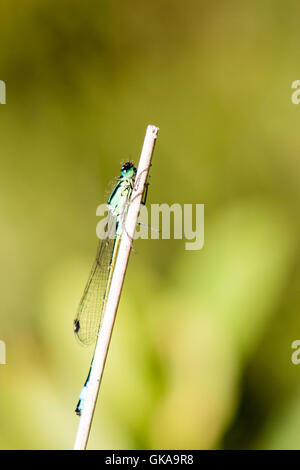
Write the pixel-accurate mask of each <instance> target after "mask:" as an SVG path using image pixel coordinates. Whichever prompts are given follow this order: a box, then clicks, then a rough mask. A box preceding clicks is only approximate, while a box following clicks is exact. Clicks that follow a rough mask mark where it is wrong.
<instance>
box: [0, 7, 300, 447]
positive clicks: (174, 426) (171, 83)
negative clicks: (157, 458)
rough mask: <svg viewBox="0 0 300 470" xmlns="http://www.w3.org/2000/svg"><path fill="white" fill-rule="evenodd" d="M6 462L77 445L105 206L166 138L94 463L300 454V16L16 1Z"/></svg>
mask: <svg viewBox="0 0 300 470" xmlns="http://www.w3.org/2000/svg"><path fill="white" fill-rule="evenodd" d="M0 4H1V29H0V44H1V50H0V79H1V80H4V81H5V82H6V86H7V104H6V105H1V106H0V125H1V152H0V154H1V171H0V188H1V199H0V206H1V209H0V223H1V232H0V242H1V243H0V259H1V269H0V283H1V302H0V311H1V314H0V339H1V340H3V341H5V343H6V348H7V364H6V365H0V416H1V419H0V448H1V449H67V448H71V447H72V445H73V442H74V438H75V434H76V429H77V424H78V418H77V417H76V415H75V413H74V407H75V405H76V402H77V398H78V393H79V391H80V389H81V386H82V384H83V381H84V380H85V378H86V374H87V371H88V367H89V361H90V358H91V355H92V349H85V348H82V347H80V346H79V345H78V343H77V342H76V341H75V339H74V335H73V331H72V322H73V318H74V315H75V312H76V309H77V305H78V301H79V299H80V297H81V294H82V291H83V288H84V285H85V282H86V280H87V276H88V274H89V270H90V267H91V264H92V261H93V257H94V255H95V250H96V244H97V239H96V234H95V227H96V223H97V222H98V219H97V217H96V214H95V211H96V207H97V206H98V204H100V203H103V202H105V198H106V197H107V191H108V189H109V187H110V182H111V181H112V180H113V178H114V177H116V176H117V175H118V174H119V169H120V163H121V162H122V161H126V160H128V159H133V160H135V161H136V162H137V161H138V157H139V153H140V149H141V145H142V142H143V138H144V133H145V130H146V126H147V124H150V123H151V124H155V125H157V126H159V127H160V134H159V139H158V142H157V146H156V150H155V154H154V159H153V166H152V169H151V186H150V190H149V194H148V203H149V204H150V203H162V202H165V203H168V204H173V203H175V202H176V203H180V204H184V203H193V204H196V203H204V204H205V246H204V248H203V249H202V250H201V251H197V252H196V251H186V250H185V249H184V243H185V242H184V240H172V239H171V240H137V241H136V243H135V252H134V253H133V254H132V256H131V259H130V263H129V268H128V272H127V277H126V282H125V286H124V291H123V296H122V300H121V303H120V307H119V311H118V317H117V321H116V325H115V330H114V334H113V338H112V343H111V348H110V352H109V358H108V361H107V365H106V370H105V375H104V378H103V383H102V388H101V392H100V395H99V399H98V404H97V410H96V415H95V419H94V422H93V428H92V432H91V436H90V441H89V446H88V447H89V448H90V449H239V448H242V449H245V448H248V449H284V448H292V449H299V448H300V437H299V436H300V394H299V388H300V365H299V366H297V365H294V364H293V363H292V362H291V354H292V352H293V350H292V348H291V344H292V342H293V341H294V340H297V339H300V317H299V305H300V299H299V280H300V279H299V278H300V263H299V257H298V252H299V248H298V246H299V244H298V240H297V238H298V233H299V203H300V198H299V193H300V185H299V166H300V165H299V151H300V133H299V119H300V105H299V106H297V105H294V104H292V102H291V94H292V89H291V84H292V82H293V81H294V80H297V79H300V76H299V74H300V72H299V47H298V45H299V40H300V31H299V2H296V1H285V2H281V1H279V0H278V1H275V0H272V1H271V0H269V1H268V0H266V1H264V2H261V1H259V0H254V1H251V2H247V1H246V2H239V1H234V0H229V1H226V2H225V1H224V2H209V1H191V0H186V1H185V2H181V1H179V0H175V1H174V0H173V1H171V0H160V1H154V2H145V1H138V0H132V1H130V2H123V1H121V0H115V1H114V2H111V1H103V0H102V1H96V0H92V1H86V2H80V1H74V2H68V1H66V0H59V1H58V0H51V2H50V1H44V0H26V1H25V0H16V1H11V0H1V3H0Z"/></svg>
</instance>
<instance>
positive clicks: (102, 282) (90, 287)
mask: <svg viewBox="0 0 300 470" xmlns="http://www.w3.org/2000/svg"><path fill="white" fill-rule="evenodd" d="M135 176H136V168H135V167H134V165H133V163H132V162H127V163H125V164H124V165H123V166H122V168H121V176H120V177H119V179H118V183H117V184H116V186H115V188H114V189H113V191H112V193H111V195H110V196H109V199H108V202H107V208H108V216H107V225H106V231H105V235H106V237H105V238H103V239H102V240H100V241H99V246H98V249H97V253H96V259H95V261H94V264H93V267H92V270H91V273H90V276H89V279H88V282H87V284H86V287H85V290H84V292H83V296H82V298H81V300H80V303H79V307H78V311H77V314H76V318H75V320H74V332H75V334H76V336H77V338H78V339H79V341H80V342H81V343H83V344H85V345H90V344H92V343H94V342H95V340H96V338H97V335H98V333H99V330H100V328H101V321H102V319H103V313H104V310H105V305H106V301H107V296H108V293H109V288H110V283H111V279H112V274H113V270H114V265H115V261H116V257H117V252H118V248H119V243H120V239H121V236H122V231H123V228H124V220H125V215H126V212H127V208H128V203H129V200H130V197H131V193H132V190H133V185H134V180H135ZM92 364H93V360H92V363H91V366H90V371H89V374H88V377H87V379H86V381H85V384H84V386H83V388H82V390H81V393H80V396H79V401H78V404H77V407H76V410H75V411H76V414H77V415H79V416H80V415H81V411H82V409H83V405H84V400H85V397H86V393H87V387H88V383H89V379H90V372H91V367H92Z"/></svg>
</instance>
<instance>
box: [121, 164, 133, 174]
mask: <svg viewBox="0 0 300 470" xmlns="http://www.w3.org/2000/svg"><path fill="white" fill-rule="evenodd" d="M132 168H134V166H133V163H131V162H126V163H124V165H123V166H122V168H121V173H122V174H123V175H124V174H126V173H127V172H128V171H129V170H131V169H132Z"/></svg>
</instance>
